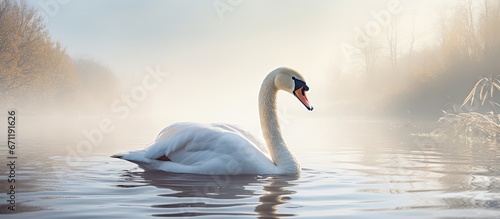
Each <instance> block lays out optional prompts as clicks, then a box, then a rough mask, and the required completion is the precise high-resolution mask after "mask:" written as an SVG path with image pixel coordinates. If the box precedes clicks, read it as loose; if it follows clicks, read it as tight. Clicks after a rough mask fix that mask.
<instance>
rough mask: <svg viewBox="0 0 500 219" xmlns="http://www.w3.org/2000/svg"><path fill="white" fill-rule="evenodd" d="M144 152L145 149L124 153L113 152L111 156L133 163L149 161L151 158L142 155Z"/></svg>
mask: <svg viewBox="0 0 500 219" xmlns="http://www.w3.org/2000/svg"><path fill="white" fill-rule="evenodd" d="M145 154H146V151H144V150H140V151H131V152H128V153H126V154H115V155H112V156H111V157H112V158H118V159H123V160H127V161H130V162H133V163H146V164H147V163H151V161H152V160H151V159H149V158H146V157H145V156H144V155H145Z"/></svg>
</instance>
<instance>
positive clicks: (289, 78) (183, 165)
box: [111, 67, 313, 175]
mask: <svg viewBox="0 0 500 219" xmlns="http://www.w3.org/2000/svg"><path fill="white" fill-rule="evenodd" d="M279 90H284V91H286V92H289V93H291V94H293V95H294V96H295V97H297V98H298V100H299V101H300V102H302V104H303V105H304V106H305V107H306V108H307V109H308V110H310V111H312V110H313V106H312V105H311V104H310V103H309V100H308V99H307V96H306V93H305V92H306V91H308V90H309V87H308V86H307V84H306V82H305V80H304V77H303V76H302V75H301V74H299V73H298V72H297V71H295V70H293V69H290V68H286V67H281V68H277V69H275V70H273V71H271V72H270V73H269V74H268V75H267V76H266V77H265V79H264V81H263V82H262V85H261V87H260V92H259V114H260V124H261V128H262V134H263V137H264V140H265V143H266V145H267V148H266V147H265V146H264V145H263V144H261V143H260V142H259V141H258V140H257V138H256V137H254V136H252V135H251V134H250V133H249V132H247V131H244V130H242V129H240V128H239V127H237V126H233V125H229V124H218V123H212V124H199V123H190V122H181V123H174V124H172V125H170V126H168V127H166V128H164V129H163V130H162V131H161V132H160V133H159V135H158V137H157V138H156V140H155V141H154V142H153V143H152V144H151V145H150V146H149V147H147V148H146V149H144V150H139V151H131V152H128V153H126V154H116V155H113V156H111V157H114V158H120V159H124V160H127V161H130V162H133V163H136V164H137V165H139V166H140V167H141V168H143V169H146V170H148V169H154V170H163V171H166V172H174V173H192V174H204V175H240V174H298V173H300V165H299V162H298V161H297V159H296V158H295V156H293V154H292V153H291V152H290V150H289V149H288V148H287V146H286V144H285V141H284V140H283V137H282V136H281V130H280V126H279V123H278V118H277V115H276V94H277V92H278V91H279Z"/></svg>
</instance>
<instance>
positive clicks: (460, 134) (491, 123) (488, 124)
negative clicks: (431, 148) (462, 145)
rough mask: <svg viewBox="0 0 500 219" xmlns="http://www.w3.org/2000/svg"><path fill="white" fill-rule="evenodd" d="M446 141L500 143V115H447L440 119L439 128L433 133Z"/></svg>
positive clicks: (470, 113)
mask: <svg viewBox="0 0 500 219" xmlns="http://www.w3.org/2000/svg"><path fill="white" fill-rule="evenodd" d="M431 134H432V135H433V136H439V137H441V138H444V139H450V138H467V139H472V140H476V141H488V142H495V141H497V142H499V141H500V115H498V114H494V113H493V112H491V113H488V114H481V113H476V112H468V113H460V114H453V113H445V115H444V116H442V117H441V118H439V120H438V122H437V128H436V129H434V131H432V133H431Z"/></svg>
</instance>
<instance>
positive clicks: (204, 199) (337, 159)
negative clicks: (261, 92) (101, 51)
mask: <svg viewBox="0 0 500 219" xmlns="http://www.w3.org/2000/svg"><path fill="white" fill-rule="evenodd" d="M100 120H101V118H79V119H73V120H67V119H56V118H48V119H34V118H24V119H21V120H20V122H19V124H18V141H19V147H18V148H17V149H16V153H17V155H18V159H17V161H16V162H17V166H16V168H17V169H16V170H17V171H16V212H15V213H13V212H11V211H9V210H7V205H6V202H5V201H4V200H6V199H7V197H6V196H5V194H6V192H8V190H7V189H8V186H9V184H8V183H7V181H6V178H5V177H3V176H6V175H7V169H6V168H5V167H6V166H5V164H3V163H7V160H6V151H5V150H4V149H5V148H6V145H5V140H2V141H1V142H0V146H1V148H2V150H1V154H0V161H1V163H2V164H3V165H2V168H1V169H0V170H1V171H0V172H1V173H2V180H1V181H0V190H1V193H2V194H3V195H2V196H0V197H1V199H2V203H1V204H0V207H1V210H0V212H1V213H2V214H3V215H2V218H147V217H199V218H234V217H235V216H238V217H247V218H257V217H261V218H278V217H279V218H332V216H335V218H499V217H500V206H499V202H500V186H499V183H500V150H499V145H497V144H496V143H473V142H460V141H458V142H436V140H434V139H432V138H430V137H426V136H424V135H418V134H420V133H424V132H426V131H430V128H431V127H432V123H421V124H415V123H414V122H408V121H396V120H373V119H363V118H349V119H346V118H343V119H338V118H316V119H299V118H294V119H293V120H291V121H286V124H284V125H283V132H284V137H285V140H286V141H287V143H288V144H289V146H290V148H291V150H292V151H293V152H294V153H295V154H296V156H297V157H298V159H299V160H300V163H301V166H302V173H301V174H300V175H297V176H266V175H246V176H231V177H229V176H202V175H189V174H172V173H165V172H161V171H144V170H142V169H140V168H138V167H137V166H136V165H135V164H132V163H129V162H126V161H123V160H119V159H113V158H110V157H109V156H110V155H111V154H113V153H116V152H120V151H127V150H135V149H140V148H144V147H145V145H146V144H148V143H150V142H151V141H153V140H154V137H155V136H156V135H157V133H158V132H159V131H160V130H161V128H162V124H163V123H165V124H168V122H169V121H162V122H158V121H155V122H152V120H151V119H141V118H138V119H135V120H136V121H134V123H133V124H134V125H130V124H132V123H128V122H129V121H121V122H115V123H114V125H115V129H114V130H113V131H112V132H109V133H103V135H102V141H99V142H98V144H96V145H95V146H92V147H91V148H89V147H84V146H82V145H83V144H81V142H82V141H85V140H88V138H86V137H85V136H84V134H82V130H87V131H88V133H92V132H91V131H90V130H93V129H94V128H96V127H98V125H96V124H98V122H99V121H100ZM0 130H1V131H2V133H1V136H2V139H5V134H6V131H5V130H6V127H2V129H0ZM90 136H92V135H90ZM98 136H99V135H94V137H95V138H97V137H98ZM79 144H81V145H80V147H78V145H79Z"/></svg>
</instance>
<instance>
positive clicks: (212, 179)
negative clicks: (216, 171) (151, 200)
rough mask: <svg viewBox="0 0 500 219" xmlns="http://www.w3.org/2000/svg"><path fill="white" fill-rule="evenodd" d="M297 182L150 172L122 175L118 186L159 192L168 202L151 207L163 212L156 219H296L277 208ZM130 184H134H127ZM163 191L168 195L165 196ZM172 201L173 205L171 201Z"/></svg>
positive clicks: (290, 177) (293, 177)
mask: <svg viewBox="0 0 500 219" xmlns="http://www.w3.org/2000/svg"><path fill="white" fill-rule="evenodd" d="M298 179H299V176H298V175H286V176H260V175H243V176H204V175H193V174H175V173H166V172H162V171H154V170H153V171H145V172H125V173H124V174H123V175H122V180H123V182H124V184H120V185H117V186H118V187H124V188H129V187H139V186H149V185H151V186H154V187H156V188H158V189H162V192H161V193H160V194H159V195H158V196H160V197H165V198H167V199H165V201H164V204H155V205H152V206H151V207H152V208H156V209H157V208H160V209H165V210H166V211H165V213H158V214H153V215H152V216H157V217H189V216H206V215H211V216H222V215H225V216H242V215H248V216H258V217H259V218H279V217H287V216H295V214H287V213H280V208H279V206H280V205H282V204H285V203H287V202H290V201H291V199H292V198H291V195H292V194H295V193H296V191H295V190H293V189H292V187H293V186H294V185H296V184H295V183H294V181H296V180H298ZM131 182H134V183H133V184H129V183H131ZM163 189H167V190H166V191H168V192H167V193H165V192H164V191H165V190H163ZM256 198H258V203H257V204H255V201H256ZM173 199H175V201H172V200H173ZM179 199H183V200H182V201H181V200H179ZM228 200H229V201H228ZM255 205H256V206H255ZM253 206H255V208H254V209H253V212H255V213H249V212H251V210H250V209H249V208H252V207H253ZM173 211H175V213H173Z"/></svg>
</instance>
